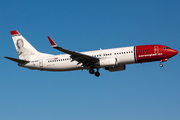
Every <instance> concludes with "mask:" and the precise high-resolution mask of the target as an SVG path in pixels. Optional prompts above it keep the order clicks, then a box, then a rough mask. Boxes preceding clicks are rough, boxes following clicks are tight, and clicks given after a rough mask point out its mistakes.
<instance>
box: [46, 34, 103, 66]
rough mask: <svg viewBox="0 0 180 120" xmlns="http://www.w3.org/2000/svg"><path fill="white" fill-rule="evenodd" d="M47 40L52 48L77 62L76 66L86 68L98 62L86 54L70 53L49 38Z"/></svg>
mask: <svg viewBox="0 0 180 120" xmlns="http://www.w3.org/2000/svg"><path fill="white" fill-rule="evenodd" d="M48 39H49V42H50V43H51V46H52V47H53V48H55V49H57V50H60V51H62V52H64V53H66V54H69V55H70V56H71V58H72V60H76V61H77V62H78V64H79V63H83V66H88V65H91V64H93V63H96V62H98V61H99V59H98V58H96V57H92V56H89V55H86V54H82V53H79V52H75V51H71V50H67V49H64V48H62V47H59V46H57V44H56V43H55V42H54V41H53V40H52V39H51V38H50V37H49V36H48Z"/></svg>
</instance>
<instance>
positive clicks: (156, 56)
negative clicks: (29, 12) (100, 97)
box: [5, 30, 178, 77]
mask: <svg viewBox="0 0 180 120" xmlns="http://www.w3.org/2000/svg"><path fill="white" fill-rule="evenodd" d="M11 35H12V39H13V42H14V45H15V48H16V50H17V53H18V56H19V59H16V58H11V57H5V58H7V59H9V60H12V61H14V62H16V63H18V65H19V66H21V67H25V68H29V69H32V70H44V71H71V70H83V69H87V70H88V71H89V73H90V74H94V75H95V76H96V77H98V76H100V73H99V69H100V68H105V70H109V71H110V72H114V71H121V70H125V68H126V65H127V64H134V63H143V62H152V61H160V67H162V66H163V64H162V62H165V61H168V60H169V58H171V57H173V56H175V55H176V54H177V53H178V51H177V50H174V49H172V48H170V47H168V46H165V45H141V46H130V47H121V48H114V49H104V50H102V49H100V50H96V51H88V52H75V51H71V50H67V49H64V48H62V47H59V46H58V45H57V44H56V43H55V42H54V41H53V40H52V39H51V38H50V37H49V36H48V39H49V41H50V44H51V46H52V47H53V48H55V49H57V50H59V51H61V52H64V53H66V54H60V55H51V54H45V53H40V52H38V51H37V50H36V49H35V48H34V47H33V46H32V45H31V44H30V43H29V42H28V41H27V40H26V39H25V38H24V37H23V36H22V35H21V34H20V33H19V32H18V31H16V30H14V31H11ZM94 69H96V72H95V71H94Z"/></svg>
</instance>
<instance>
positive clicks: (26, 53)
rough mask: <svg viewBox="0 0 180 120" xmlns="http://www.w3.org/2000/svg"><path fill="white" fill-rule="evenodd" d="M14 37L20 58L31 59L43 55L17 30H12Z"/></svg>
mask: <svg viewBox="0 0 180 120" xmlns="http://www.w3.org/2000/svg"><path fill="white" fill-rule="evenodd" d="M11 35H12V39H13V41H14V45H15V48H16V50H17V53H18V56H19V59H22V60H31V59H33V58H37V57H43V56H44V55H47V54H43V53H40V52H38V51H37V50H36V49H35V48H34V47H33V46H32V45H31V44H30V43H29V42H28V41H27V40H26V39H25V38H24V37H23V36H22V35H21V34H20V33H19V32H18V31H17V30H14V31H11Z"/></svg>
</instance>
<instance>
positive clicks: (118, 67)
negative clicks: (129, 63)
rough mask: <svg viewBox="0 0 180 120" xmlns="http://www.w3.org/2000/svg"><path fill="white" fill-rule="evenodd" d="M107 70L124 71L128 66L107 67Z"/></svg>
mask: <svg viewBox="0 0 180 120" xmlns="http://www.w3.org/2000/svg"><path fill="white" fill-rule="evenodd" d="M105 69H106V70H109V72H116V71H122V70H125V69H126V65H116V66H113V67H106V68H105Z"/></svg>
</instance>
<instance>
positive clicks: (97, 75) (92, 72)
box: [89, 68, 100, 77]
mask: <svg viewBox="0 0 180 120" xmlns="http://www.w3.org/2000/svg"><path fill="white" fill-rule="evenodd" d="M89 73H90V74H94V75H95V76H96V77H99V76H100V73H99V68H97V71H96V72H94V69H89Z"/></svg>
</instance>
